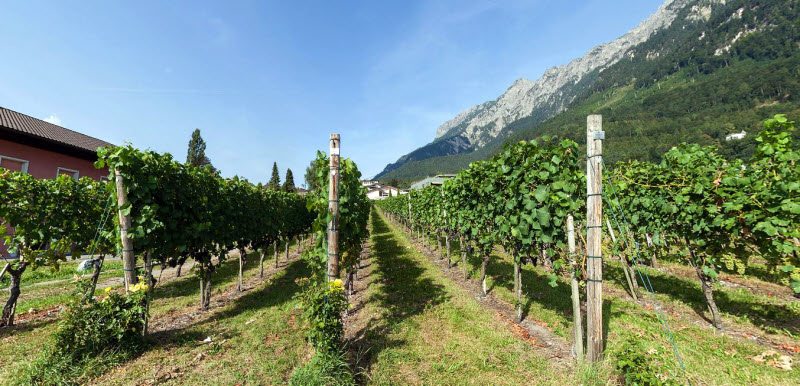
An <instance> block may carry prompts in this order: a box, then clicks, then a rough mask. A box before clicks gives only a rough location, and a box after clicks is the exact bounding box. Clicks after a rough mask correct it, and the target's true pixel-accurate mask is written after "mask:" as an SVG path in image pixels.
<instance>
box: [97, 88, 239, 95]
mask: <svg viewBox="0 0 800 386" xmlns="http://www.w3.org/2000/svg"><path fill="white" fill-rule="evenodd" d="M90 90H92V91H104V92H117V93H126V94H230V93H231V92H230V91H227V90H204V89H199V88H148V87H144V88H138V87H93V88H90Z"/></svg>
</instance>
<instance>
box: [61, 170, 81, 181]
mask: <svg viewBox="0 0 800 386" xmlns="http://www.w3.org/2000/svg"><path fill="white" fill-rule="evenodd" d="M62 174H65V175H68V176H70V177H72V178H74V179H76V180H77V179H78V177H80V173H78V171H77V170H73V169H67V168H58V169H56V177H58V176H60V175H62Z"/></svg>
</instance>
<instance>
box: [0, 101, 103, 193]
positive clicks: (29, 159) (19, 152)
mask: <svg viewBox="0 0 800 386" xmlns="http://www.w3.org/2000/svg"><path fill="white" fill-rule="evenodd" d="M109 145H111V144H110V143H108V142H105V141H102V140H99V139H97V138H93V137H90V136H88V135H84V134H81V133H78V132H76V131H72V130H69V129H66V128H63V127H61V126H57V125H54V124H52V123H48V122H45V121H43V120H41V119H36V118H34V117H31V116H28V115H25V114H21V113H18V112H16V111H13V110H9V109H6V108H3V107H0V167H3V168H5V169H11V170H19V171H23V172H26V173H30V174H31V175H32V176H34V177H36V178H55V177H56V176H57V175H59V174H68V175H71V176H74V177H75V178H78V177H84V176H87V177H92V178H94V179H98V180H99V179H100V178H101V177H106V176H108V170H98V169H95V167H94V161H96V160H97V148H99V147H102V146H109Z"/></svg>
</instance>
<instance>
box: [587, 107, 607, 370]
mask: <svg viewBox="0 0 800 386" xmlns="http://www.w3.org/2000/svg"><path fill="white" fill-rule="evenodd" d="M604 136H605V132H603V117H602V116H601V115H589V116H588V117H587V118H586V156H587V158H586V273H587V276H588V278H587V283H586V351H587V352H586V359H587V360H588V361H589V362H597V361H599V360H600V359H601V357H602V354H603V257H602V250H601V243H602V237H603V234H602V232H603V222H602V219H603V196H602V194H603V171H602V165H603V164H602V157H603V139H604Z"/></svg>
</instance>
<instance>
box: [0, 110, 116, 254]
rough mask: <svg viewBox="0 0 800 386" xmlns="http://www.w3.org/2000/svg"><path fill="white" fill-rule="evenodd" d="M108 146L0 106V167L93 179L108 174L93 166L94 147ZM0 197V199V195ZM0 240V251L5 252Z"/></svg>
mask: <svg viewBox="0 0 800 386" xmlns="http://www.w3.org/2000/svg"><path fill="white" fill-rule="evenodd" d="M109 145H111V144H110V143H108V142H105V141H102V140H99V139H97V138H92V137H90V136H88V135H84V134H81V133H78V132H75V131H72V130H69V129H66V128H63V127H61V126H58V125H54V124H52V123H48V122H45V121H43V120H41V119H36V118H34V117H31V116H28V115H25V114H21V113H18V112H16V111H13V110H9V109H6V108H3V107H0V168H5V169H10V170H18V171H22V172H25V173H29V174H31V175H32V176H34V177H36V178H55V177H56V176H58V175H59V174H67V175H70V176H72V177H74V178H79V177H91V178H94V179H96V180H99V179H101V178H105V177H107V176H108V170H107V169H95V167H94V162H95V161H96V160H97V148H99V147H102V146H109ZM0 199H2V198H0ZM5 253H6V252H5V248H4V246H3V245H2V243H0V254H5Z"/></svg>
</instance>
